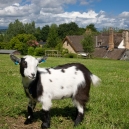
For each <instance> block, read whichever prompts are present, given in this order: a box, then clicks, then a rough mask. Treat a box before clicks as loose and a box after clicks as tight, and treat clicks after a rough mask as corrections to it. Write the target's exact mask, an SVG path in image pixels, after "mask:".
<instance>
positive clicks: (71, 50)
mask: <svg viewBox="0 0 129 129" xmlns="http://www.w3.org/2000/svg"><path fill="white" fill-rule="evenodd" d="M63 48H65V49H68V51H69V52H70V53H76V52H75V51H74V49H73V48H72V47H71V46H70V44H69V43H68V41H67V40H66V41H65V42H64V43H63Z"/></svg>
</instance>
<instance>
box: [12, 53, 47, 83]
mask: <svg viewBox="0 0 129 129" xmlns="http://www.w3.org/2000/svg"><path fill="white" fill-rule="evenodd" d="M10 58H11V60H12V61H13V62H14V63H15V64H19V65H20V74H21V75H22V77H27V78H29V79H31V80H33V79H35V77H36V74H37V66H38V64H39V63H41V62H44V61H45V60H46V59H47V58H46V57H41V58H35V57H33V56H30V55H27V56H24V57H22V58H18V57H16V56H14V55H13V54H10Z"/></svg>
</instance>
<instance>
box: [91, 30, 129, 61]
mask: <svg viewBox="0 0 129 129" xmlns="http://www.w3.org/2000/svg"><path fill="white" fill-rule="evenodd" d="M128 39H129V34H128V31H126V30H125V31H123V33H114V32H113V29H112V28H110V29H109V33H106V34H104V33H101V34H100V35H97V36H96V40H95V42H96V48H95V51H94V53H93V55H94V57H99V58H109V59H117V60H119V59H122V58H123V56H124V55H125V53H126V51H127V50H128V49H129V40H128Z"/></svg>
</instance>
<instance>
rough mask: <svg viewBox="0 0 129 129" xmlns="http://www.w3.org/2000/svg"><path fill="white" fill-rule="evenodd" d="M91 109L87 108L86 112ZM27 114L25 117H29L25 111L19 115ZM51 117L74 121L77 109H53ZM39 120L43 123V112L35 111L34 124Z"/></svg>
mask: <svg viewBox="0 0 129 129" xmlns="http://www.w3.org/2000/svg"><path fill="white" fill-rule="evenodd" d="M89 110H90V109H87V108H85V112H88V111H89ZM23 114H25V117H27V110H23V111H21V112H20V113H19V115H23ZM50 114H51V117H54V116H56V117H60V116H62V117H65V118H67V119H72V120H73V121H74V120H75V118H76V108H75V107H68V106H67V107H65V108H52V109H51V110H50ZM38 119H40V120H41V121H42V119H43V110H39V111H35V112H34V122H36V121H37V120H38Z"/></svg>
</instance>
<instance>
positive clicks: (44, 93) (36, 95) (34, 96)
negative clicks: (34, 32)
mask: <svg viewBox="0 0 129 129" xmlns="http://www.w3.org/2000/svg"><path fill="white" fill-rule="evenodd" d="M10 58H11V59H12V61H14V62H17V63H19V65H20V74H21V76H22V83H23V87H24V89H25V93H26V95H27V96H28V98H29V104H28V117H27V119H26V121H25V124H30V123H32V121H33V109H34V108H35V105H36V102H41V104H42V109H43V112H44V116H43V123H42V125H41V128H42V129H44V128H49V127H50V108H51V107H52V100H53V99H62V98H69V97H71V98H72V101H73V103H74V105H75V107H76V109H77V115H76V119H75V122H74V125H75V126H77V125H78V124H80V122H82V120H83V117H84V107H85V103H86V102H87V101H88V100H89V91H90V85H91V83H93V85H97V84H98V83H99V82H100V81H101V80H100V79H99V78H98V77H97V76H96V75H94V74H92V73H91V72H90V71H89V70H88V69H87V68H86V67H85V66H84V65H83V64H80V63H69V64H64V65H60V66H57V67H55V68H40V67H38V64H39V63H41V61H42V60H46V59H45V58H35V57H32V56H29V55H27V56H24V57H23V58H17V57H16V56H14V55H12V54H11V55H10Z"/></svg>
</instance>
